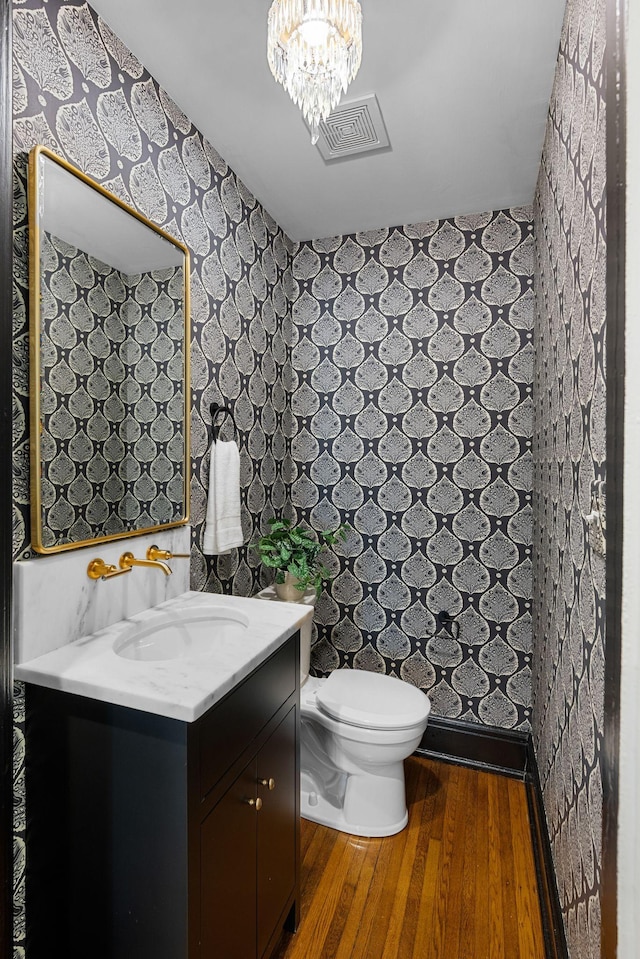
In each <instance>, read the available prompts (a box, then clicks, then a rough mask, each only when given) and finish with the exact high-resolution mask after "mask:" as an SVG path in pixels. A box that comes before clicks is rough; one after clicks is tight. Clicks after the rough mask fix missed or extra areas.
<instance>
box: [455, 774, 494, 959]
mask: <svg viewBox="0 0 640 959" xmlns="http://www.w3.org/2000/svg"><path fill="white" fill-rule="evenodd" d="M489 780H490V776H488V775H486V774H485V775H478V776H477V777H476V806H475V819H476V822H477V824H478V828H477V830H476V862H475V870H474V872H473V873H472V876H471V877H470V881H472V882H473V884H474V889H475V910H474V914H473V918H474V928H473V943H474V951H472V952H471V954H470V956H471V957H473V959H475V957H478V959H484V957H485V956H490V944H491V934H490V933H491V930H490V926H489V922H488V917H489V875H488V872H489ZM461 959H462V957H461ZM464 959H466V957H464Z"/></svg>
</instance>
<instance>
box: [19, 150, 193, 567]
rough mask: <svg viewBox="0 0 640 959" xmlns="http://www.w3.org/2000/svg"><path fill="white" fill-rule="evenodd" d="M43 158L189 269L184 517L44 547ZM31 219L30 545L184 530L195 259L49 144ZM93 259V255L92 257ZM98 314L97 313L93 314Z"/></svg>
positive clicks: (32, 170)
mask: <svg viewBox="0 0 640 959" xmlns="http://www.w3.org/2000/svg"><path fill="white" fill-rule="evenodd" d="M41 157H42V158H48V159H49V160H50V161H52V162H53V163H54V164H57V165H58V166H59V167H60V168H62V170H65V171H67V172H68V173H69V174H71V175H72V176H73V177H76V178H77V179H78V180H79V181H81V182H82V183H83V184H86V185H87V186H89V187H90V188H91V189H92V190H95V191H97V193H98V194H100V195H101V196H102V197H104V198H106V200H108V201H109V202H110V203H112V204H115V205H116V206H117V207H119V208H120V209H121V210H123V211H124V212H126V213H127V214H129V216H131V217H134V218H135V220H137V221H139V222H140V223H141V224H144V226H146V227H148V228H149V229H151V230H152V231H153V232H154V233H155V234H157V235H158V236H159V237H162V238H163V239H164V240H166V241H168V242H169V243H171V244H172V245H173V246H174V247H175V248H176V250H179V251H180V253H181V254H182V255H183V257H184V260H183V265H182V266H183V270H184V300H183V303H184V306H183V312H184V350H183V353H184V361H183V362H184V367H183V369H184V445H183V471H184V487H183V500H182V503H183V505H184V509H183V513H182V515H181V516H180V518H179V519H176V520H171V521H170V522H166V523H159V524H157V525H148V526H144V527H143V528H130V529H126V530H124V531H118V532H116V533H106V534H105V535H101V536H97V537H94V538H87V539H80V540H77V541H72V542H63V543H56V544H55V545H45V543H44V542H43V528H44V525H43V502H42V477H43V467H44V460H43V456H42V448H41V437H42V435H43V432H44V424H43V420H42V416H43V410H42V403H41V390H42V368H43V365H42V356H41V340H42V310H41V297H42V284H41V253H42V237H41V223H40V214H41V211H42V207H43V194H42V190H43V184H42V183H41V180H40V173H39V171H40V167H41V164H42V161H41ZM28 216H29V368H30V369H29V387H30V405H29V413H30V471H31V472H30V488H31V504H30V505H31V546H32V548H33V549H34V550H35V551H36V552H37V553H59V552H63V551H66V550H71V549H79V548H81V547H83V546H88V545H90V544H92V543H97V542H100V543H104V542H110V541H112V540H117V539H124V538H128V537H131V536H141V535H144V534H146V533H153V532H156V531H158V530H160V529H170V528H173V527H176V526H184V525H185V524H186V523H188V522H189V510H190V464H191V460H190V392H191V383H190V299H189V283H190V257H189V250H188V249H187V247H186V246H185V245H184V244H182V243H180V242H179V241H178V240H176V239H175V238H174V237H173V236H171V235H170V234H169V233H167V232H166V231H165V230H163V229H161V228H160V227H159V226H157V225H156V224H155V223H153V222H152V221H150V220H148V219H147V218H146V217H145V216H143V215H142V214H141V213H138V212H137V211H136V210H134V209H133V208H132V207H130V206H129V205H128V204H127V203H125V202H124V201H123V200H121V199H120V198H119V197H117V196H114V195H113V194H112V193H109V191H108V190H106V189H105V188H104V187H102V186H101V185H100V184H99V183H96V182H95V181H94V180H92V179H91V178H90V177H88V176H87V175H86V174H84V173H82V171H81V170H78V169H77V168H76V167H74V166H72V165H71V164H70V163H68V162H67V161H66V160H63V159H61V158H60V157H59V156H58V155H57V154H55V153H54V152H53V151H51V150H49V149H48V148H47V147H44V146H40V145H39V146H36V147H34V148H33V149H32V150H31V152H30V154H29V180H28ZM89 255H91V254H89ZM149 272H150V271H149ZM94 315H95V314H94Z"/></svg>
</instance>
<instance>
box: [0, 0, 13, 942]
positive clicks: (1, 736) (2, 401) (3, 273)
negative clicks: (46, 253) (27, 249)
mask: <svg viewBox="0 0 640 959" xmlns="http://www.w3.org/2000/svg"><path fill="white" fill-rule="evenodd" d="M11 123H12V95H11V0H0V357H2V360H1V368H0V450H1V451H2V454H1V455H2V464H1V466H0V510H1V511H2V516H1V518H0V617H1V623H0V897H1V899H2V902H1V903H0V956H4V957H9V956H10V955H11V954H12V951H13V949H12V939H13V936H12V918H13V869H12V866H13V839H12V835H13V821H12V809H13V801H12V784H13V777H12V768H13V761H12V760H13V757H12V753H13V717H12V647H11V569H12V530H13V523H12V510H11V501H12V484H11V410H12V380H11V357H12V343H11V337H12V310H13V295H12V249H13V216H12V205H13V176H12V136H11Z"/></svg>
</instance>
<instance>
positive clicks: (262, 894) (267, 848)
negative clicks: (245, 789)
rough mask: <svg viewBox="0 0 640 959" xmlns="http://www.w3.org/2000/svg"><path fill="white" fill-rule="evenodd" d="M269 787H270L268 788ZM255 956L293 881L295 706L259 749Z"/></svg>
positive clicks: (278, 923) (276, 922)
mask: <svg viewBox="0 0 640 959" xmlns="http://www.w3.org/2000/svg"><path fill="white" fill-rule="evenodd" d="M270 787H271V788H270ZM258 795H259V796H260V798H261V799H262V808H261V809H260V812H259V813H258V816H257V817H256V822H257V827H258V854H257V866H258V953H257V954H258V957H261V956H263V955H264V952H265V949H266V948H267V946H269V945H270V944H271V939H272V937H273V935H274V932H278V933H279V931H280V929H281V928H282V923H283V921H284V917H283V912H284V910H285V908H286V906H287V903H288V902H290V899H291V895H292V894H293V892H294V888H295V882H296V850H297V831H298V818H297V810H296V795H297V781H296V710H295V708H294V709H292V710H290V712H289V713H287V715H286V716H285V718H284V719H283V720H282V722H281V723H280V725H279V726H278V727H277V729H276V730H275V731H274V732H273V733H272V734H271V736H270V737H269V739H268V740H267V742H266V743H265V744H264V746H263V747H262V749H261V750H260V752H259V753H258Z"/></svg>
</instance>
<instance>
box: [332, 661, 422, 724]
mask: <svg viewBox="0 0 640 959" xmlns="http://www.w3.org/2000/svg"><path fill="white" fill-rule="evenodd" d="M316 701H317V705H318V708H319V709H320V710H321V711H322V712H323V713H325V714H326V715H327V716H329V717H331V718H332V719H335V720H337V721H338V722H342V723H346V724H348V725H350V726H359V727H362V728H367V729H381V730H382V729H408V728H410V727H412V726H415V725H417V724H419V723H422V722H424V721H425V720H426V719H427V717H428V715H429V709H430V702H429V699H428V698H427V696H425V694H424V693H423V692H422V691H421V690H419V689H418V688H417V687H416V686H411V685H410V684H409V683H406V682H403V681H402V680H400V679H396V678H395V677H394V676H387V675H383V674H382V673H371V672H368V671H366V670H362V669H336V670H334V671H333V672H332V673H330V674H329V676H328V677H327V679H326V680H325V682H324V683H323V684H322V686H321V687H320V688H319V689H318V691H317V694H316Z"/></svg>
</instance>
